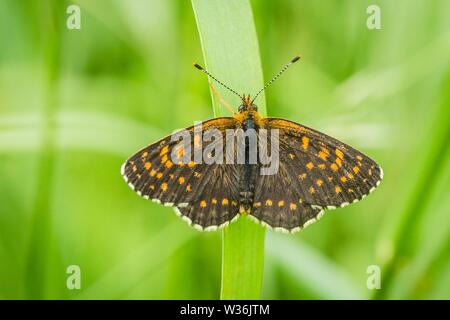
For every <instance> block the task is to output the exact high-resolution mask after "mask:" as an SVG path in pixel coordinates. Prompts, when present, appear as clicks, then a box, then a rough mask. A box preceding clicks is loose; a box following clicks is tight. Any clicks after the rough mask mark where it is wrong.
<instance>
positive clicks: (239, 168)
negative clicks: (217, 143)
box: [122, 115, 383, 232]
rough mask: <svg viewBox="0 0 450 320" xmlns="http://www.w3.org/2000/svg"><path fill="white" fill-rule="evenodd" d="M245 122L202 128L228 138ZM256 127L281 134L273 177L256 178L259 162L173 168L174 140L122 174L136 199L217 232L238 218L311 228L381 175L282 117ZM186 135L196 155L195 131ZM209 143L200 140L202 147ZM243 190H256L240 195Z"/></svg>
mask: <svg viewBox="0 0 450 320" xmlns="http://www.w3.org/2000/svg"><path fill="white" fill-rule="evenodd" d="M247 119H248V117H246V116H242V115H240V116H236V117H229V118H216V119H212V120H209V121H205V122H203V123H202V126H203V130H207V129H211V128H214V129H218V130H219V131H220V132H221V133H222V134H223V135H225V130H226V129H237V128H242V126H243V123H244V122H245V121H246V120H247ZM257 124H258V127H259V128H265V129H278V130H279V170H278V171H277V172H276V173H275V174H273V175H260V174H258V173H259V169H260V168H261V165H260V164H259V163H258V164H255V165H248V164H245V165H242V164H225V163H224V164H204V163H195V162H194V161H189V162H187V163H174V162H173V161H171V160H172V159H171V158H170V157H169V155H171V154H172V152H173V151H174V149H175V148H177V147H178V145H177V142H173V141H171V139H170V137H168V138H165V139H162V140H160V141H158V142H156V143H154V144H152V145H150V146H148V147H146V148H144V149H142V150H141V151H139V152H138V153H136V154H135V155H133V156H132V157H131V158H130V159H128V160H127V161H126V162H125V164H124V165H123V167H122V175H123V176H124V178H125V180H126V181H127V182H128V184H129V185H130V187H131V188H132V189H133V190H135V191H136V192H137V193H138V194H139V195H141V196H143V197H144V198H147V199H151V200H153V201H156V202H158V203H163V204H165V205H167V206H173V207H175V210H176V212H177V213H178V214H179V215H180V216H181V217H182V218H183V219H184V220H186V221H187V222H188V223H189V224H190V225H193V226H194V227H195V228H197V229H199V230H207V231H210V230H215V229H216V228H217V227H220V226H224V225H227V224H228V223H229V222H231V221H232V220H234V219H235V218H237V217H238V215H239V213H241V214H249V216H250V217H252V218H254V219H256V220H257V221H258V222H261V223H262V224H264V225H266V226H268V227H272V228H274V229H275V230H277V231H282V232H295V231H298V230H300V229H301V228H303V227H306V226H307V225H309V224H311V223H313V222H314V221H316V220H317V219H319V218H320V217H321V215H322V214H323V212H324V210H325V209H334V208H337V207H343V206H346V205H348V204H350V203H354V202H357V201H359V200H361V199H362V198H364V197H365V196H366V195H367V194H369V193H370V192H372V191H373V190H374V189H375V187H376V186H378V184H379V183H380V181H381V179H382V177H383V172H382V170H381V168H380V167H379V166H378V165H377V164H376V163H375V162H374V161H373V160H371V159H370V158H369V157H367V156H365V155H364V154H362V153H361V152H359V151H357V150H355V149H353V148H352V147H350V146H348V145H346V144H344V143H342V142H340V141H338V140H336V139H334V138H332V137H329V136H327V135H325V134H323V133H320V132H318V131H315V130H313V129H310V128H307V127H305V126H302V125H300V124H297V123H295V122H292V121H288V120H283V119H278V118H259V119H258V120H257ZM186 130H187V131H188V132H189V134H190V135H191V137H192V145H191V150H192V151H193V150H195V148H196V142H195V137H194V129H193V127H190V128H188V129H186ZM210 143H214V142H210ZM207 146H208V142H203V148H206V147H207ZM224 147H225V146H224ZM235 149H236V148H235ZM177 152H178V151H177ZM225 152H226V151H225V150H224V153H225ZM249 168H250V171H249ZM247 180H250V181H247ZM243 186H246V187H249V186H251V188H253V189H251V190H250V189H246V191H245V192H243ZM243 196H245V197H246V198H245V199H243ZM249 196H250V197H251V198H252V201H251V205H250V208H249V209H248V208H247V207H248V201H249V198H248V197H249Z"/></svg>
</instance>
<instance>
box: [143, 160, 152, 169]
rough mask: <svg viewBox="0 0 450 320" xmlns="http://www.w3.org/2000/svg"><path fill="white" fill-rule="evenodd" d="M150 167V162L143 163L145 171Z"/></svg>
mask: <svg viewBox="0 0 450 320" xmlns="http://www.w3.org/2000/svg"><path fill="white" fill-rule="evenodd" d="M151 166H152V164H151V163H150V162H148V161H147V162H146V163H145V165H144V167H145V170H148V169H150V168H151Z"/></svg>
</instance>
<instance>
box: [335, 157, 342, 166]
mask: <svg viewBox="0 0 450 320" xmlns="http://www.w3.org/2000/svg"><path fill="white" fill-rule="evenodd" d="M336 164H337V165H338V166H339V167H340V166H342V160H341V158H336Z"/></svg>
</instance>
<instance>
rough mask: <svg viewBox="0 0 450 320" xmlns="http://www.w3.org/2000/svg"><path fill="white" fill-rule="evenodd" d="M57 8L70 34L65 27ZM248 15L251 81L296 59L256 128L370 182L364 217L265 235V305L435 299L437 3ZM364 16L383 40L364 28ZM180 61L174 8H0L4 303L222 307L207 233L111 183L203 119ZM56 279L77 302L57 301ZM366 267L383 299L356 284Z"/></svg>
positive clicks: (214, 236) (307, 5) (203, 82)
mask: <svg viewBox="0 0 450 320" xmlns="http://www.w3.org/2000/svg"><path fill="white" fill-rule="evenodd" d="M72 3H75V4H77V5H79V6H80V8H81V30H69V29H67V28H66V19H67V17H68V16H69V15H68V14H67V13H66V8H67V6H68V5H69V4H72ZM251 4H252V7H253V11H254V19H255V24H256V30H257V33H258V37H259V42H260V51H261V59H262V65H263V68H264V74H265V78H266V80H268V79H269V78H270V77H271V76H272V75H273V74H274V73H275V72H277V71H278V70H279V68H280V67H281V66H282V65H283V64H284V63H285V62H287V61H288V60H289V59H290V58H291V57H292V56H293V55H295V54H297V53H302V54H303V55H304V57H305V58H304V60H303V61H302V62H301V63H299V64H297V65H295V67H293V68H292V69H290V70H289V71H288V72H286V74H285V75H284V76H283V77H282V78H281V79H280V80H278V81H277V83H276V84H275V85H273V87H271V88H270V90H268V92H267V93H266V97H267V110H268V114H269V115H270V116H278V117H283V118H288V119H291V120H293V121H297V122H300V123H302V124H304V125H307V126H310V127H313V128H316V129H318V130H320V131H323V132H325V133H327V134H330V135H333V136H335V137H336V138H338V139H341V140H343V141H345V142H347V143H349V144H350V145H352V146H353V147H355V148H357V149H360V150H361V151H363V152H365V153H366V154H368V155H369V156H371V157H372V158H373V159H375V160H377V161H378V162H379V163H380V164H381V166H382V167H383V168H384V172H385V179H384V181H383V183H382V184H381V186H380V188H379V189H378V190H377V191H376V192H374V193H373V194H372V195H370V196H369V197H368V198H367V199H365V200H364V201H362V202H360V203H358V204H356V205H352V206H349V207H347V208H345V209H338V210H336V211H330V212H328V214H326V215H325V217H324V218H323V219H322V220H321V221H320V222H318V223H316V224H314V225H312V226H310V227H308V228H307V229H306V230H303V231H301V232H299V233H296V234H294V235H281V234H277V233H275V232H273V231H268V232H267V236H266V257H265V259H266V262H265V273H264V283H263V292H262V297H263V298H266V299H308V298H311V299H345V298H362V299H370V298H381V299H392V298H397V299H422V298H427V299H428V298H430V299H435V298H444V299H445V298H449V297H450V197H449V191H450V152H449V149H450V148H449V143H448V141H449V139H450V129H449V128H450V64H449V62H450V19H449V18H450V17H449V12H450V2H449V1H446V0H434V1H425V0H414V1H413V0H402V1H388V0H386V1H378V0H374V1H365V0H364V1H356V0H355V1H337V0H335V1H321V2H318V1H313V0H304V1H298V0H289V1H288V0H283V1H256V0H255V1H251ZM370 4H377V5H379V6H380V8H381V23H382V29H381V30H369V29H368V28H367V27H366V19H367V17H368V14H367V13H366V9H367V7H368V6H369V5H370ZM193 61H198V62H202V61H203V58H202V52H201V47H200V42H199V37H198V32H197V27H196V24H195V18H194V15H193V12H192V8H191V3H190V2H189V1H167V0H141V1H138V0H131V1H125V0H121V1H119V0H115V1H106V0H97V1H90V0H84V1H74V2H66V1H56V0H55V1H48V0H47V1H15V0H0V163H1V165H0V298H1V299H22V298H38V299H50V298H57V299H81V298H87V299H92V298H102V299H108V298H113V299H116V298H123V299H182V298H187V299H191V298H192V299H208V298H213V299H216V298H218V297H219V291H220V271H221V270H220V267H221V232H215V233H209V234H204V233H199V232H197V231H195V230H193V229H191V228H189V227H188V226H187V225H186V224H185V223H184V222H183V221H181V219H179V218H178V217H176V215H175V214H174V213H173V212H172V209H170V208H165V207H162V206H160V205H157V204H154V203H151V202H149V201H146V200H144V199H142V198H140V197H138V196H136V195H135V194H134V193H133V192H132V191H131V190H130V189H129V188H128V186H127V185H126V184H125V183H124V181H123V179H122V177H121V176H120V174H119V169H120V166H121V164H122V163H123V162H124V160H125V159H126V158H127V157H128V156H129V155H131V154H132V153H133V152H135V151H137V150H138V149H139V148H141V147H143V146H145V145H147V144H149V143H150V142H152V141H154V140H156V139H158V138H159V137H161V136H163V135H166V134H169V133H171V132H172V131H173V130H174V129H176V128H181V127H186V126H189V125H192V124H193V121H194V120H202V119H207V118H210V117H212V108H211V101H210V95H209V88H208V83H207V79H206V78H205V76H203V75H202V74H200V73H199V72H198V71H196V70H194V68H193V67H192V62H193ZM242 72H245V70H242ZM217 76H218V77H219V78H220V75H217ZM222 80H223V81H225V82H226V80H227V79H222ZM230 85H231V86H233V84H230ZM236 89H238V90H239V88H236ZM257 89H258V88H254V90H255V91H256V90H257ZM228 102H230V103H231V104H232V105H235V106H237V104H238V103H239V101H228ZM69 265H78V266H80V268H81V290H68V289H67V288H66V279H67V277H68V274H67V273H66V269H67V267H68V266H69ZM370 265H378V266H380V268H381V276H382V281H381V290H369V289H368V288H367V286H366V281H367V278H368V276H369V275H368V274H367V268H368V266H370Z"/></svg>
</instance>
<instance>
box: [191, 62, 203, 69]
mask: <svg viewBox="0 0 450 320" xmlns="http://www.w3.org/2000/svg"><path fill="white" fill-rule="evenodd" d="M193 66H194V67H195V68H197V69H198V70H203V67H202V66H201V65H199V64H198V63H195V62H194V63H193Z"/></svg>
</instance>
